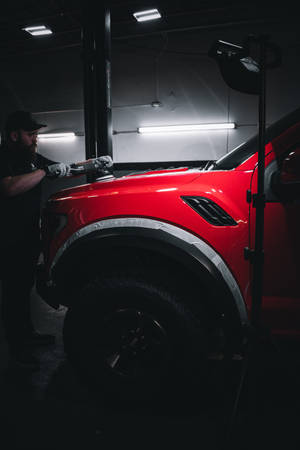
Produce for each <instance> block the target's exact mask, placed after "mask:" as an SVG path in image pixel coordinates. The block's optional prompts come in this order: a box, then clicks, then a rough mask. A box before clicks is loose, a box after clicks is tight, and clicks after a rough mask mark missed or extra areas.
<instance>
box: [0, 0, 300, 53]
mask: <svg viewBox="0 0 300 450" xmlns="http://www.w3.org/2000/svg"><path fill="white" fill-rule="evenodd" d="M86 1H88V0H86ZM88 4H89V5H91V6H90V7H91V8H92V5H93V4H95V3H94V2H93V1H90V2H89V3H88ZM107 4H108V7H109V8H110V11H111V33H112V39H128V38H130V37H133V36H139V35H147V34H153V33H161V32H177V31H180V30H181V31H183V30H191V29H194V28H195V29H196V28H204V29H205V28H212V27H214V28H222V27H238V26H242V25H243V24H249V23H260V24H261V23H266V24H268V25H269V24H273V25H274V27H276V28H277V29H278V28H279V29H282V28H284V27H289V28H290V27H293V26H294V27H295V30H296V28H298V24H297V21H298V14H297V12H296V5H297V3H296V2H295V3H294V4H293V2H289V1H285V2H280V3H279V4H275V2H264V1H262V0H261V1H257V0H251V1H250V0H246V1H240V0H239V1H237V0H223V1H218V0H211V1H205V0H203V1H201V0H198V1H196V0H172V1H170V0H151V1H149V0H144V1H141V0H139V1H134V0H133V1H126V0H110V1H108V2H107ZM154 7H156V8H158V9H159V11H160V12H161V14H162V18H161V19H160V20H158V21H152V22H144V23H142V24H141V23H138V22H136V20H135V19H134V17H133V16H132V13H133V12H135V11H140V10H143V9H146V8H154ZM40 24H45V25H48V26H49V27H50V28H51V29H52V31H53V35H51V36H45V37H42V38H34V37H32V36H30V35H29V34H28V33H26V32H25V31H23V30H22V28H23V27H25V26H30V25H32V26H33V25H40ZM81 26H82V0H48V1H43V0H40V1H37V0H35V1H33V0H18V1H16V0H8V1H7V4H6V5H2V6H1V17H0V50H1V52H0V54H1V59H5V58H7V57H12V56H14V55H18V54H35V53H40V52H49V51H54V50H56V49H57V48H67V47H74V46H79V45H80V44H81Z"/></svg>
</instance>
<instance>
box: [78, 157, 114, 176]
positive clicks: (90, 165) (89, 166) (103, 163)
mask: <svg viewBox="0 0 300 450" xmlns="http://www.w3.org/2000/svg"><path fill="white" fill-rule="evenodd" d="M112 166H113V160H112V159H111V157H110V156H108V155H105V156H99V158H92V159H87V160H86V161H83V162H81V163H75V164H71V174H72V175H83V174H88V173H90V174H91V173H95V174H97V172H99V173H101V172H102V173H106V172H107V169H109V168H111V167H112Z"/></svg>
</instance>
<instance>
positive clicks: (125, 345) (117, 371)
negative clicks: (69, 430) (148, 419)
mask: <svg viewBox="0 0 300 450" xmlns="http://www.w3.org/2000/svg"><path fill="white" fill-rule="evenodd" d="M266 142H267V144H266V146H265V194H266V205H265V235H264V254H265V263H264V286H263V305H262V306H263V310H262V317H263V321H264V325H265V326H266V327H268V328H269V329H270V330H271V332H272V333H273V334H274V335H288V336H297V335H299V331H300V325H299V324H300V287H299V280H298V276H299V273H300V270H299V269H300V267H299V265H300V262H299V254H300V238H299V236H298V235H299V229H300V213H299V210H300V109H298V110H296V111H294V112H292V113H290V114H289V115H287V116H286V117H284V118H282V119H281V120H279V121H278V122H276V123H275V124H273V125H272V126H270V127H269V128H268V129H267V132H266ZM257 150H258V138H257V137H253V138H251V139H250V140H249V141H247V142H246V143H244V144H242V145H240V146H239V147H238V148H236V149H234V150H233V151H231V152H230V153H228V154H227V155H225V156H224V157H222V158H221V159H219V160H218V161H216V162H214V163H209V164H208V165H207V167H205V168H199V169H195V168H193V169H189V168H188V167H183V168H180V169H175V170H174V169H172V170H162V171H152V172H148V173H143V174H134V175H129V176H123V177H120V178H115V177H113V176H112V175H108V176H104V177H102V178H99V179H98V180H97V181H96V182H94V183H91V184H85V185H82V186H79V187H74V188H71V189H65V190H62V191H60V192H58V193H57V194H55V195H52V196H51V197H50V198H49V200H48V202H47V205H46V208H45V210H44V213H43V220H42V230H43V246H44V267H43V270H42V271H41V273H40V278H39V280H38V283H37V286H38V291H39V293H40V295H41V296H42V297H43V298H44V299H45V300H46V301H48V302H49V303H50V304H52V305H53V304H54V303H58V304H62V305H65V306H67V307H68V311H67V313H66V318H65V324H64V343H65V351H66V354H67V356H68V357H69V359H70V361H71V363H72V364H73V365H74V366H75V367H76V368H77V369H78V370H79V371H80V372H81V373H84V374H85V375H86V376H87V377H88V378H89V380H90V381H92V382H94V383H96V384H97V383H100V382H101V383H102V382H103V377H105V382H106V384H105V386H106V387H112V388H113V389H114V390H116V389H117V390H122V389H123V390H128V389H130V388H132V389H135V390H136V389H141V390H142V391H149V390H151V388H152V387H156V386H157V385H161V384H163V383H164V382H165V381H167V382H169V380H170V379H175V378H178V376H181V375H182V374H184V375H187V374H188V373H190V372H191V371H192V370H194V364H197V365H198V366H199V364H200V365H201V364H203V367H204V366H205V365H206V363H207V360H209V359H210V358H211V357H212V356H213V355H216V354H217V355H220V354H225V353H226V352H228V353H234V352H236V351H239V349H240V345H241V339H242V338H243V336H244V335H245V334H246V332H247V328H248V326H249V311H250V309H251V289H250V288H251V264H250V262H249V260H247V259H245V249H246V248H251V247H253V240H254V230H255V208H253V205H252V203H251V202H250V200H249V199H250V198H251V193H253V192H256V189H257ZM100 380H101V381H100Z"/></svg>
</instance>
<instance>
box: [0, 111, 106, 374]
mask: <svg viewBox="0 0 300 450" xmlns="http://www.w3.org/2000/svg"><path fill="white" fill-rule="evenodd" d="M45 126H46V125H44V124H41V123H37V122H36V121H35V120H34V119H33V118H32V115H31V114H30V113H29V112H27V111H16V112H14V113H12V114H10V115H9V116H8V118H7V120H6V123H5V140H4V144H3V145H2V147H1V149H0V205H1V220H0V252H1V254H0V269H1V272H0V273H1V279H2V319H3V324H4V329H5V333H6V338H7V342H8V346H9V350H10V353H11V355H12V356H13V358H14V359H15V360H16V361H18V362H19V363H21V364H23V365H27V366H31V367H35V366H38V361H37V359H36V358H35V357H34V355H33V354H32V350H33V348H34V346H35V345H48V344H52V343H54V342H55V339H54V336H51V335H48V334H41V333H39V332H38V331H36V330H35V329H34V326H33V323H32V320H31V307H30V294H31V290H32V287H33V285H34V281H35V271H36V266H37V260H38V257H39V254H40V229H39V224H40V207H41V205H40V203H41V184H42V180H43V179H44V178H45V177H50V178H57V177H65V176H70V172H71V166H69V165H67V164H63V163H55V162H54V161H51V160H49V159H47V158H44V157H43V156H42V155H40V154H38V153H37V138H38V131H39V130H40V129H41V128H42V127H45ZM102 159H103V160H105V162H106V163H108V166H111V165H112V161H111V158H110V157H109V156H103V157H100V158H97V159H96V161H97V163H98V166H97V167H99V160H100V165H101V162H102ZM90 161H91V160H89V162H90ZM79 164H84V163H79ZM81 167H82V166H81Z"/></svg>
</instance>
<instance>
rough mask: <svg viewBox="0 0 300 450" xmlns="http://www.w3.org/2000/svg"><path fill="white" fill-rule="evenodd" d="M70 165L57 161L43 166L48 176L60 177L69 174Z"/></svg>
mask: <svg viewBox="0 0 300 450" xmlns="http://www.w3.org/2000/svg"><path fill="white" fill-rule="evenodd" d="M70 171H71V167H70V166H69V165H68V164H64V163H57V164H50V165H49V166H46V167H45V172H46V176H47V177H49V178H62V177H67V176H69V175H70Z"/></svg>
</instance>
